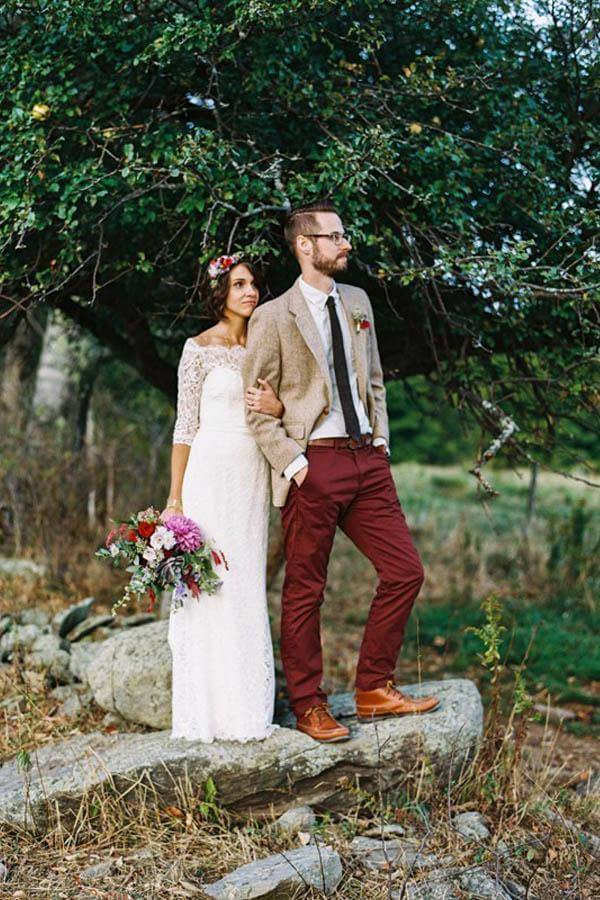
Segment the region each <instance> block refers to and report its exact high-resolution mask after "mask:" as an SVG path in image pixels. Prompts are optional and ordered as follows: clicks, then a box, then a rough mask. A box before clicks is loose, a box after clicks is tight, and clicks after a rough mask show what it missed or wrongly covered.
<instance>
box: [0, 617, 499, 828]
mask: <svg viewBox="0 0 600 900" xmlns="http://www.w3.org/2000/svg"><path fill="white" fill-rule="evenodd" d="M142 627H150V628H152V627H154V626H152V625H151V626H142ZM144 677H145V679H146V681H147V682H151V680H152V679H151V678H148V675H147V674H145V675H144ZM402 689H403V690H404V691H406V693H407V694H412V695H415V694H420V693H423V694H429V693H435V694H436V695H437V696H439V698H440V701H441V702H440V705H439V707H438V708H437V709H436V710H435V711H434V712H432V713H428V714H427V715H421V716H416V715H415V716H402V717H398V718H391V719H384V720H382V721H380V722H377V723H376V724H373V723H359V722H357V721H356V716H355V707H354V698H353V695H352V694H338V695H333V696H332V697H330V704H331V708H332V711H333V714H334V715H335V716H336V717H339V718H340V719H341V720H342V721H345V723H346V724H347V725H348V727H349V728H350V733H351V739H350V740H348V741H344V742H341V743H335V744H323V743H319V742H317V741H314V740H313V739H312V738H310V737H309V736H308V735H305V734H302V733H301V732H299V731H297V730H296V729H294V728H289V727H284V726H286V725H289V724H291V723H293V721H294V719H293V716H292V715H291V713H284V714H283V716H282V717H280V719H279V724H280V725H282V726H283V727H280V728H278V729H276V730H275V731H274V732H273V734H272V735H271V736H270V737H269V738H267V739H266V740H264V741H250V742H248V743H239V742H235V741H220V742H215V743H212V744H207V743H203V742H202V741H186V740H184V739H176V740H173V739H171V737H170V732H169V730H166V731H160V732H150V733H143V734H142V733H131V732H130V733H113V734H101V733H98V732H94V733H92V734H89V735H76V736H74V737H72V738H68V739H67V740H65V741H58V742H56V743H54V744H46V745H44V746H43V747H41V748H40V749H39V750H37V751H33V752H32V753H31V756H32V762H33V766H32V769H31V771H30V772H29V776H28V779H29V791H28V803H27V805H26V792H25V791H24V785H25V782H24V775H23V773H22V771H21V769H20V768H19V766H18V764H17V760H16V759H15V758H13V759H12V760H9V761H7V762H6V763H5V764H4V765H3V766H0V821H6V822H10V823H13V824H17V825H21V826H25V827H28V828H32V827H33V826H34V825H36V824H37V826H39V827H40V828H43V827H46V825H47V820H48V809H49V808H50V809H54V808H58V809H59V810H60V811H61V814H62V815H65V816H68V814H69V812H72V811H74V810H77V808H78V807H79V805H80V802H81V798H82V796H83V795H84V794H85V793H87V792H88V791H90V790H98V789H100V788H101V787H104V788H108V789H110V790H117V791H120V792H126V791H129V789H130V788H131V787H132V785H133V784H134V783H135V782H139V790H140V791H141V792H142V793H143V791H144V790H147V788H148V786H149V785H151V786H152V788H153V790H154V791H155V792H156V802H158V803H160V804H161V805H179V803H180V802H181V790H180V787H179V788H178V786H177V784H176V782H177V781H181V780H183V779H187V781H188V782H189V784H191V785H192V786H194V787H197V788H198V790H200V789H201V787H202V786H203V785H204V784H205V783H206V780H207V779H208V778H209V777H211V778H212V779H213V781H214V783H215V785H216V788H217V797H216V801H217V802H218V803H219V804H220V805H221V806H223V807H224V808H227V809H229V810H230V811H231V812H232V813H235V814H239V815H240V816H243V815H245V814H248V813H250V814H252V815H254V816H256V817H258V818H261V817H264V818H266V817H271V816H272V815H273V814H275V815H277V814H279V813H281V812H283V811H284V810H286V809H289V807H290V806H297V805H299V804H307V805H311V806H313V807H314V808H315V809H316V810H317V811H320V810H331V811H343V810H346V809H348V808H350V807H352V806H353V805H354V804H355V802H356V799H355V792H354V788H355V787H356V785H357V782H358V784H359V785H360V787H361V788H362V789H364V790H369V791H376V790H377V784H378V780H380V781H381V785H382V789H383V790H384V792H385V791H386V790H388V789H391V788H393V787H395V786H396V785H397V784H398V783H399V782H400V781H401V780H402V778H403V776H404V774H405V773H406V772H407V771H409V770H412V768H413V767H414V765H415V761H417V760H419V759H422V758H425V759H426V760H427V761H428V762H429V763H430V765H431V767H432V770H433V771H435V772H438V773H439V774H440V775H443V776H444V777H445V776H446V774H447V772H448V769H449V767H450V766H452V770H453V771H455V772H457V771H458V770H459V768H460V766H461V764H462V762H463V761H464V759H465V756H466V755H467V754H468V753H470V752H471V750H472V749H473V747H474V745H475V744H476V742H477V741H478V739H479V738H480V736H481V731H482V721H483V709H482V704H481V698H480V696H479V692H478V690H477V688H476V686H475V685H474V684H473V682H471V681H468V680H467V679H456V680H447V681H446V680H445V681H438V682H427V683H424V684H423V685H421V686H420V687H417V686H412V687H410V686H409V687H405V686H404V685H403V687H402ZM41 778H43V784H42V782H41V780H40V779H41ZM350 788H352V789H350ZM137 791H138V788H135V789H132V790H131V791H130V792H129V793H127V798H126V800H124V801H123V802H126V803H131V804H132V805H133V806H135V804H136V802H137V799H138V798H137V796H136V794H137ZM146 802H148V797H147V796H146Z"/></svg>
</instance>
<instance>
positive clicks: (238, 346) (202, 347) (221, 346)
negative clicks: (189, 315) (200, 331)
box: [188, 337, 246, 351]
mask: <svg viewBox="0 0 600 900" xmlns="http://www.w3.org/2000/svg"><path fill="white" fill-rule="evenodd" d="M189 341H191V342H192V344H193V345H194V346H195V347H197V348H198V349H199V350H227V351H231V350H238V349H239V350H245V349H246V348H245V347H244V345H243V344H232V345H231V347H228V346H227V345H226V344H199V343H198V341H197V340H196V338H193V337H189V338H188V342H189Z"/></svg>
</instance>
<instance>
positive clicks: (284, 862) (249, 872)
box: [202, 844, 342, 900]
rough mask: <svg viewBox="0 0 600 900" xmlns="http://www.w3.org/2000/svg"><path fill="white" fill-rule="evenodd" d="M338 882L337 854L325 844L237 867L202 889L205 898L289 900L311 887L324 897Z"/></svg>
mask: <svg viewBox="0 0 600 900" xmlns="http://www.w3.org/2000/svg"><path fill="white" fill-rule="evenodd" d="M341 879H342V863H341V860H340V857H339V855H338V853H336V851H335V850H333V849H332V848H331V847H328V846H327V845H326V844H322V845H319V847H318V848H317V847H315V846H310V847H300V848H297V849H295V850H286V851H285V853H276V854H275V855H274V856H269V857H267V858H266V859H257V860H256V861H255V862H251V863H248V864H247V865H245V866H240V868H239V869H236V870H235V871H234V872H230V874H229V875H226V876H225V877H224V878H221V879H220V880H219V881H215V882H213V883H212V884H205V885H203V887H202V889H203V891H204V895H205V896H206V897H214V898H215V900H247V898H249V897H281V898H283V897H288V896H289V897H292V896H295V895H296V891H297V889H298V888H299V887H302V886H304V887H314V888H316V889H317V890H318V891H320V892H322V893H323V894H325V896H327V895H328V894H331V893H333V891H334V890H335V889H336V887H337V885H338V884H339V883H340V881H341Z"/></svg>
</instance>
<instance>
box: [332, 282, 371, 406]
mask: <svg viewBox="0 0 600 900" xmlns="http://www.w3.org/2000/svg"><path fill="white" fill-rule="evenodd" d="M337 288H338V291H339V295H340V299H341V301H342V306H343V307H344V310H345V313H346V319H347V320H348V328H349V329H350V340H351V342H352V364H353V366H354V369H355V371H356V379H357V381H358V394H359V397H360V399H361V400H362V402H363V404H364V406H365V409H367V369H366V361H367V360H366V352H365V350H364V349H363V348H365V347H366V344H365V339H364V336H362V339H361V335H360V334H357V333H356V322H355V321H354V319H353V318H352V309H351V308H350V304H351V301H350V297H349V296H348V294H347V293H346V287H345V286H344V288H343V289H342V286H341V285H339V284H338V286H337Z"/></svg>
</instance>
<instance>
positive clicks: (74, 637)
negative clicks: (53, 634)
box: [67, 613, 115, 643]
mask: <svg viewBox="0 0 600 900" xmlns="http://www.w3.org/2000/svg"><path fill="white" fill-rule="evenodd" d="M114 624H115V620H114V618H113V616H111V614H110V613H100V614H99V615H97V616H90V617H89V618H87V619H84V620H83V622H80V623H79V624H78V625H76V626H75V627H74V628H72V629H71V631H69V633H68V635H67V636H68V638H69V640H70V641H72V642H73V643H75V641H80V640H81V638H84V637H87V635H88V634H91V633H92V632H93V631H95V630H96V628H101V627H102V626H103V625H107V626H108V627H109V628H112V627H113V626H114Z"/></svg>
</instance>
